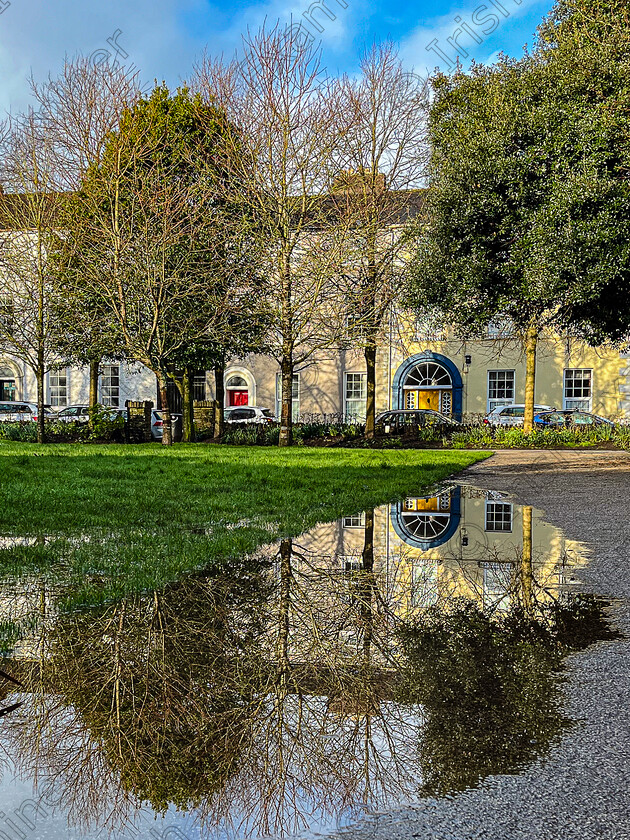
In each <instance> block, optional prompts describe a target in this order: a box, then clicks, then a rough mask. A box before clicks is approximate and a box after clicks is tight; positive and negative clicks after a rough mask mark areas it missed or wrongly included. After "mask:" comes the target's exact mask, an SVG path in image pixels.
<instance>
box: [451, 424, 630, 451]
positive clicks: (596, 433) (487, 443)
mask: <svg viewBox="0 0 630 840" xmlns="http://www.w3.org/2000/svg"><path fill="white" fill-rule="evenodd" d="M602 444H604V445H611V446H614V447H617V448H619V449H630V426H615V427H614V428H612V427H610V426H582V427H579V426H575V427H572V428H563V429H534V430H533V431H532V432H530V433H529V434H526V433H525V432H524V431H523V429H522V428H521V427H514V426H470V427H468V428H464V429H462V430H460V431H457V432H455V433H454V434H453V436H452V438H451V445H452V446H453V448H454V449H463V448H465V447H471V448H475V447H489V448H494V447H506V448H508V449H549V448H551V449H553V448H555V447H562V446H571V447H582V446H599V445H602Z"/></svg>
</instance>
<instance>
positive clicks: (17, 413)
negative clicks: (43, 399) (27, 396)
mask: <svg viewBox="0 0 630 840" xmlns="http://www.w3.org/2000/svg"><path fill="white" fill-rule="evenodd" d="M55 416H56V415H55V412H54V411H53V410H52V409H51V407H50V406H49V405H45V406H44V418H45V419H46V420H54V419H55ZM0 422H5V423H27V422H33V423H36V422H37V403H31V402H18V401H15V402H2V403H0Z"/></svg>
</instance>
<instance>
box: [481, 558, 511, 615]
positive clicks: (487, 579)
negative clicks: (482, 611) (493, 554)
mask: <svg viewBox="0 0 630 840" xmlns="http://www.w3.org/2000/svg"><path fill="white" fill-rule="evenodd" d="M481 566H482V568H483V605H484V607H492V608H494V609H496V610H507V609H509V606H510V590H511V588H512V577H513V567H512V564H511V563H493V562H483V563H482V564H481Z"/></svg>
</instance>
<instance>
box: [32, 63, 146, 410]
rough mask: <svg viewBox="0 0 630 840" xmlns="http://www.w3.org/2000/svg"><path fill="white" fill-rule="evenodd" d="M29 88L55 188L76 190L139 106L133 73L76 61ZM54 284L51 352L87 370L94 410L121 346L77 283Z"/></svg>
mask: <svg viewBox="0 0 630 840" xmlns="http://www.w3.org/2000/svg"><path fill="white" fill-rule="evenodd" d="M30 86H31V92H32V94H33V98H34V99H35V101H36V102H37V105H38V108H37V116H38V121H39V123H40V125H41V127H42V131H43V132H45V135H46V137H47V140H48V143H49V144H50V147H51V151H52V153H53V155H54V158H55V164H56V165H55V177H56V181H57V184H56V187H57V189H58V190H63V191H74V190H77V189H79V187H80V184H81V179H82V178H83V177H84V175H85V173H86V172H87V171H88V169H89V168H90V167H91V166H98V165H99V164H100V162H101V159H102V156H103V153H104V151H105V148H106V144H107V142H108V140H109V138H110V136H111V134H112V132H113V131H115V130H116V129H117V128H118V126H119V123H120V119H121V116H122V114H123V112H124V111H125V109H126V108H130V107H132V106H133V105H134V104H135V103H136V102H137V101H138V98H139V96H140V81H139V76H138V71H137V70H135V69H134V68H131V69H128V68H124V67H120V66H112V65H110V64H109V63H107V62H103V63H100V64H94V63H93V62H92V61H91V60H90V59H89V58H85V57H78V58H75V59H74V60H72V61H69V60H66V61H65V63H64V66H63V69H62V71H61V73H60V74H59V76H57V77H56V78H53V77H51V76H49V77H48V78H47V79H46V80H45V81H44V82H42V83H38V82H36V81H35V79H34V78H32V77H31V80H30ZM55 282H56V283H57V285H58V287H59V288H58V295H57V303H58V308H57V312H56V315H57V318H58V320H59V328H58V330H57V334H56V336H55V343H56V349H57V351H58V353H59V355H60V357H62V358H63V359H64V360H66V361H68V362H74V363H78V364H87V365H89V371H90V373H89V381H90V387H89V403H90V405H91V406H92V407H94V406H95V405H96V404H97V401H98V377H99V372H100V370H99V369H100V363H101V360H102V359H103V358H104V357H106V358H109V359H113V358H119V357H120V354H121V350H122V342H121V340H120V336H119V335H118V334H117V332H116V330H115V329H112V326H113V325H112V324H111V323H110V324H109V325H108V327H107V328H105V329H104V324H105V319H104V318H103V317H95V314H94V309H95V307H97V301H94V300H92V299H91V292H90V288H89V287H88V286H87V285H86V284H85V283H84V282H83V281H82V279H81V278H79V282H78V283H74V282H72V278H71V275H64V274H60V273H58V274H57V277H56V281H55ZM101 314H103V313H101Z"/></svg>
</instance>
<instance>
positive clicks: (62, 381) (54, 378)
mask: <svg viewBox="0 0 630 840" xmlns="http://www.w3.org/2000/svg"><path fill="white" fill-rule="evenodd" d="M48 390H49V393H50V404H51V405H53V406H59V405H68V376H67V371H65V370H55V371H51V372H50V373H49V374H48Z"/></svg>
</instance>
